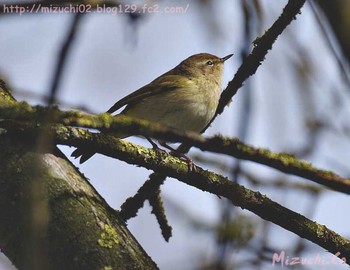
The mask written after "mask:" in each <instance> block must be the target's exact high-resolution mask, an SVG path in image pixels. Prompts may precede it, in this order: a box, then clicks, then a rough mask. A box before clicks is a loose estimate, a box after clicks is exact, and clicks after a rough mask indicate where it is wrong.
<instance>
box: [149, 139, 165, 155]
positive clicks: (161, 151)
mask: <svg viewBox="0 0 350 270" xmlns="http://www.w3.org/2000/svg"><path fill="white" fill-rule="evenodd" d="M145 138H146V140H147V141H149V143H150V144H151V145H152V148H153V150H154V151H155V152H156V154H157V155H160V154H161V153H165V151H164V150H163V149H161V148H159V146H158V145H157V144H156V143H155V142H154V141H152V139H151V138H150V137H146V136H145Z"/></svg>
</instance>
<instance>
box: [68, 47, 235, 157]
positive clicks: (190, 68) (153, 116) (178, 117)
mask: <svg viewBox="0 0 350 270" xmlns="http://www.w3.org/2000/svg"><path fill="white" fill-rule="evenodd" d="M231 56H232V54H230V55H227V56H225V57H223V58H220V57H217V56H215V55H212V54H208V53H200V54H195V55H192V56H190V57H188V58H187V59H185V60H184V61H182V62H181V63H180V64H179V65H177V66H176V67H175V68H173V69H171V70H169V71H168V72H166V73H164V74H163V75H161V76H159V77H158V78H156V79H155V80H154V81H152V82H150V83H149V84H147V85H145V86H143V87H141V88H140V89H138V90H136V91H135V92H133V93H131V94H129V95H127V96H126V97H124V98H122V99H121V100H119V101H118V102H117V103H115V104H114V105H113V106H112V107H111V108H110V109H109V110H108V111H107V113H111V114H112V113H114V112H115V111H117V110H119V109H120V108H122V107H124V106H126V107H125V109H124V110H123V111H122V112H121V113H120V114H123V115H127V116H133V117H136V118H140V119H145V120H148V121H150V122H155V123H160V124H163V125H166V126H168V127H172V128H177V129H180V130H185V131H194V132H198V133H200V132H202V131H203V129H204V128H205V127H206V126H207V125H208V124H209V122H210V120H211V119H212V118H213V116H214V114H215V111H216V108H217V106H218V103H219V98H220V94H221V82H222V76H223V68H224V62H225V61H226V60H227V59H229V58H230V57H231ZM129 136H131V135H129ZM125 137H128V136H122V138H125ZM147 139H148V140H149V141H150V142H151V143H152V145H153V147H155V148H157V146H156V144H155V143H153V142H152V140H150V139H149V138H147ZM161 145H163V146H165V147H167V148H168V149H171V150H173V149H172V148H171V147H169V146H168V145H166V144H165V143H161ZM94 154H95V153H94V152H92V151H89V149H79V148H78V149H76V150H75V151H74V152H73V153H72V156H73V157H75V158H78V157H80V156H81V158H80V163H83V162H85V161H86V160H87V159H89V158H90V157H91V156H92V155H94Z"/></svg>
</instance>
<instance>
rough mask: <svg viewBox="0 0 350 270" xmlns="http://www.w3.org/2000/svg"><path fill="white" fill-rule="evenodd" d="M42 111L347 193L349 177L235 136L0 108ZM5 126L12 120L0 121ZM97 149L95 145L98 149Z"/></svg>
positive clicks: (29, 116)
mask: <svg viewBox="0 0 350 270" xmlns="http://www.w3.org/2000/svg"><path fill="white" fill-rule="evenodd" d="M44 114H50V116H51V118H50V121H51V123H50V124H58V123H60V124H64V125H68V126H77V127H84V128H93V129H98V130H101V131H103V132H105V133H107V132H109V133H118V132H122V133H127V134H133V135H145V136H149V137H152V138H156V139H160V140H166V141H173V142H182V143H184V144H186V145H191V146H195V147H198V148H199V149H201V150H202V151H211V152H214V153H220V154H225V155H228V156H232V157H235V158H239V159H244V160H249V161H253V162H256V163H259V164H263V165H266V166H268V167H271V168H274V169H277V170H279V171H282V172H285V173H288V174H292V175H296V176H299V177H302V178H305V179H309V180H311V181H314V182H316V183H318V184H320V185H323V186H326V187H328V188H331V189H334V190H336V191H339V192H342V193H346V194H350V179H348V178H343V177H341V176H339V175H337V174H335V173H333V172H331V171H327V170H321V169H319V168H316V167H314V166H312V165H311V163H309V162H306V161H302V160H299V159H297V158H296V157H294V156H292V155H290V154H287V153H274V152H272V151H270V150H268V149H265V148H255V147H253V146H250V145H247V144H244V143H242V142H241V141H239V140H238V139H232V138H225V137H221V136H214V137H212V138H205V137H203V136H201V135H199V134H197V133H194V132H184V131H180V130H175V129H171V128H167V127H165V126H162V125H160V124H156V123H150V122H148V121H145V120H138V119H134V118H131V117H127V116H111V115H109V114H100V115H88V114H82V113H80V112H77V111H65V112H62V111H60V110H59V109H57V108H51V109H48V108H45V107H41V106H36V107H31V106H29V105H27V104H24V103H22V105H21V107H18V106H17V105H15V106H9V107H8V108H7V109H6V110H1V111H0V117H2V118H3V119H9V120H11V121H12V120H20V121H28V122H33V120H34V121H35V122H36V124H41V125H42V124H49V123H46V122H45V121H44V120H43V115H44ZM0 125H1V126H3V127H5V126H6V125H11V123H6V122H3V123H1V124H0ZM97 151H98V149H97Z"/></svg>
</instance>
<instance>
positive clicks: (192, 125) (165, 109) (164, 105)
mask: <svg viewBox="0 0 350 270" xmlns="http://www.w3.org/2000/svg"><path fill="white" fill-rule="evenodd" d="M214 94H215V93H214ZM218 100H219V93H217V94H215V95H212V96H210V98H209V99H208V96H206V97H204V96H203V95H197V96H188V95H187V96H185V97H183V98H180V99H179V98H178V95H177V94H176V93H174V92H170V93H169V94H166V95H163V96H161V97H160V96H159V95H157V96H153V97H149V98H147V99H145V100H143V101H141V102H140V103H138V104H136V105H133V106H130V107H129V108H127V109H126V110H125V112H124V113H125V114H126V115H129V116H134V117H138V118H142V119H146V120H149V121H151V122H155V123H160V124H163V125H167V126H169V127H174V128H177V129H181V130H188V131H194V132H198V133H199V132H201V131H202V130H203V129H204V128H205V127H206V126H207V125H208V123H209V122H210V120H211V119H212V118H213V116H214V114H215V111H216V107H217V105H218Z"/></svg>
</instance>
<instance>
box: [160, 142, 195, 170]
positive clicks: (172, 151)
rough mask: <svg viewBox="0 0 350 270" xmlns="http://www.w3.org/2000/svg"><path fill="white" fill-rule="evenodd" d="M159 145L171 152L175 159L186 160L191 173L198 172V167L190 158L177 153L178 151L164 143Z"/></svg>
mask: <svg viewBox="0 0 350 270" xmlns="http://www.w3.org/2000/svg"><path fill="white" fill-rule="evenodd" d="M159 144H160V145H161V146H163V147H165V148H166V149H168V150H170V151H171V154H172V155H174V156H175V157H178V158H182V159H184V160H185V161H186V162H187V164H188V171H189V172H192V171H195V170H196V167H195V166H194V164H193V160H192V159H191V158H190V157H188V156H186V155H185V154H184V153H181V152H179V151H177V150H176V149H174V148H173V147H171V146H170V145H168V144H167V143H166V142H164V141H159Z"/></svg>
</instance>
